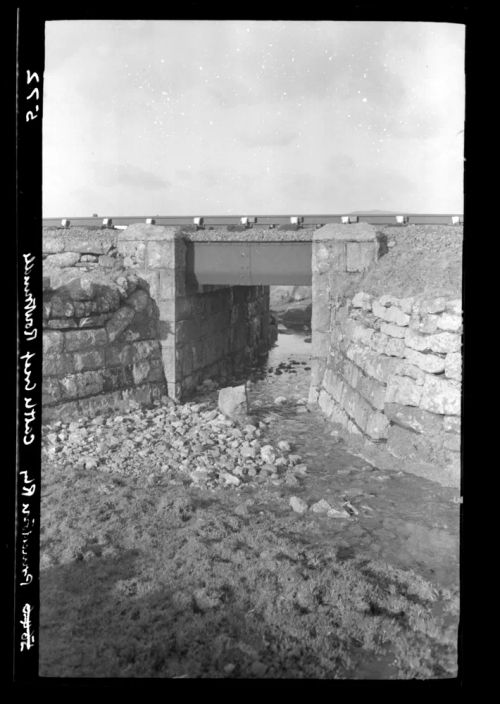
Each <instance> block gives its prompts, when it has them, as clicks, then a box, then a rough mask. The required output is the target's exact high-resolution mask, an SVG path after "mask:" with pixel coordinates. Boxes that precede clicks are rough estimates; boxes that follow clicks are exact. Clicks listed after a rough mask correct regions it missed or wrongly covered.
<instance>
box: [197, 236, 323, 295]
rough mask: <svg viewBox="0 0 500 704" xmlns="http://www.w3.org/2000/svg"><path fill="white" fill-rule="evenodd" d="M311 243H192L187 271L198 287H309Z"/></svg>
mask: <svg viewBox="0 0 500 704" xmlns="http://www.w3.org/2000/svg"><path fill="white" fill-rule="evenodd" d="M311 255H312V243H311V242H310V241H309V242H304V241H295V242H286V241H283V242H227V241H226V242H192V243H191V245H190V252H189V254H188V269H189V271H190V273H191V272H192V273H193V274H194V276H195V278H196V281H197V282H198V284H202V285H208V284H212V285H215V284H218V285H222V284H229V285H231V286H264V285H276V284H281V285H296V286H310V285H311V281H312V272H311Z"/></svg>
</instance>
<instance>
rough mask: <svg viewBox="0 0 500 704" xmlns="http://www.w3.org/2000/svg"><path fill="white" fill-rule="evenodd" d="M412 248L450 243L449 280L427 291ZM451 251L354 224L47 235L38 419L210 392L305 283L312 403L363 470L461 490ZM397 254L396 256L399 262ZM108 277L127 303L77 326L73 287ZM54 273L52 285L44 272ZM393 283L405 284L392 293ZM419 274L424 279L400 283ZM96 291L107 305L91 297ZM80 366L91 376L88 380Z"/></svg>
mask: <svg viewBox="0 0 500 704" xmlns="http://www.w3.org/2000/svg"><path fill="white" fill-rule="evenodd" d="M412 228H414V229H412ZM415 228H416V229H415ZM391 232H394V237H392V235H391ZM407 235H409V236H410V237H411V236H412V235H414V236H415V237H414V239H415V241H416V242H420V241H422V242H423V241H424V240H425V242H430V243H431V244H432V241H433V238H434V240H436V241H439V238H441V239H442V237H444V238H445V239H446V242H447V243H451V244H452V248H453V247H454V249H453V251H454V252H455V253H456V255H457V256H456V257H455V259H454V260H453V262H451V263H450V264H449V266H448V265H445V267H444V269H443V266H442V263H441V264H440V265H441V268H440V269H439V272H438V274H439V276H440V277H441V278H442V280H443V281H447V280H448V279H449V281H448V283H449V285H448V286H447V287H446V286H445V287H444V288H443V286H442V285H441V283H439V276H438V278H436V276H435V277H434V279H432V281H431V280H430V279H429V277H431V273H429V272H432V271H433V266H434V259H436V256H434V258H433V256H432V254H431V257H430V258H427V259H426V257H425V256H423V255H422V254H421V253H420V254H419V250H418V247H417V249H415V250H411V248H410V249H408V246H407V243H408V237H407ZM461 236H462V228H461V226H460V224H458V225H449V226H438V227H436V226H426V225H424V226H412V225H409V226H404V225H403V226H402V227H392V228H387V227H386V228H377V227H376V226H373V225H370V224H368V223H364V222H357V223H349V224H347V223H346V224H343V223H330V224H327V225H324V226H319V227H318V226H316V227H303V228H295V229H294V228H282V229H270V228H269V227H253V228H251V229H249V228H237V227H236V228H211V229H200V228H196V227H189V226H181V227H169V226H162V225H156V224H144V223H137V224H132V225H129V226H128V227H127V228H126V229H123V230H115V229H112V228H107V229H102V228H100V229H97V230H90V229H84V228H69V229H64V228H46V229H45V231H44V247H43V248H44V257H45V259H44V274H46V273H47V274H48V275H49V276H48V277H47V278H48V279H49V281H48V283H46V286H45V288H46V293H45V297H46V306H45V307H46V310H47V313H46V316H45V317H46V330H45V333H44V338H46V340H47V342H46V345H45V353H46V355H47V359H48V360H49V362H47V364H46V363H45V360H44V378H47V381H48V382H50V383H48V384H47V389H48V392H47V394H46V395H45V398H44V406H45V410H46V412H47V417H50V416H51V413H50V410H51V409H55V408H56V407H59V406H60V404H61V403H62V402H63V401H64V402H66V405H67V403H68V402H72V403H76V406H75V407H74V410H78V411H79V412H80V413H81V412H83V411H84V410H85V409H86V408H87V409H93V408H97V407H98V405H99V404H97V406H96V405H95V404H94V403H93V402H92V403H90V405H89V404H87V405H86V401H87V400H88V399H93V398H100V399H101V400H102V404H101V405H106V403H107V402H108V401H107V400H106V399H108V400H109V402H110V403H113V402H114V401H115V400H116V399H117V398H118V397H119V398H120V399H121V398H124V397H125V395H126V394H128V393H130V394H131V397H137V396H134V393H135V391H130V390H129V387H130V389H138V388H139V387H140V389H146V390H145V391H144V394H145V395H143V396H141V397H140V398H141V400H144V401H145V402H147V401H150V400H151V399H152V398H153V397H158V395H159V394H160V393H161V392H162V390H163V393H164V392H165V391H166V393H167V394H168V395H169V396H171V397H172V398H174V399H176V400H179V399H182V398H184V397H186V396H188V395H189V393H190V392H191V391H192V390H193V389H194V388H195V387H196V386H198V385H199V383H200V382H202V381H203V379H204V378H206V377H218V376H224V375H226V374H225V373H226V372H228V371H230V372H233V371H237V370H238V369H243V368H244V366H245V365H246V364H248V363H249V362H252V361H255V360H256V359H257V358H258V356H259V355H262V354H265V353H266V351H267V349H268V347H269V286H270V285H274V284H289V285H293V284H297V285H309V284H312V358H313V359H312V364H311V366H312V372H311V387H310V397H309V400H310V402H311V403H313V404H318V405H319V406H320V408H321V409H322V411H323V412H324V413H325V415H327V417H328V418H329V419H330V420H331V422H332V423H334V424H336V426H338V427H339V428H340V429H342V432H345V433H347V434H348V435H349V437H350V438H351V439H353V440H354V441H356V442H358V444H360V446H361V449H362V451H363V452H364V454H365V455H366V456H368V455H370V456H373V457H375V458H376V461H377V462H379V463H381V464H383V462H382V459H381V457H382V456H383V458H385V459H386V460H388V461H389V464H390V462H392V461H393V460H395V465H396V466H398V462H400V460H404V461H405V464H406V465H407V466H408V467H410V465H411V467H412V468H413V469H411V468H410V471H415V472H416V473H419V474H422V475H424V476H432V477H433V478H439V477H441V479H443V477H444V481H445V482H448V483H450V482H451V483H456V481H457V477H458V476H459V457H460V454H459V453H460V411H461V402H460V401H461V385H460V384H461V371H460V370H461V330H462V328H461V325H462V321H461V280H460V273H461V258H460V256H461ZM419 238H420V239H419ZM422 238H423V239H422ZM399 240H401V242H402V243H403V244H404V243H406V244H404V246H402V247H401V250H398V242H399ZM391 245H392V246H391ZM394 245H395V246H394ZM426 246H427V245H426ZM405 247H406V249H405ZM446 247H448V244H447V245H446ZM448 248H449V247H448ZM410 250H411V251H410ZM431 250H432V246H431ZM398 251H400V252H401V254H400V259H399V260H398V258H397V257H398ZM425 251H426V250H425V249H423V250H422V252H425ZM422 257H423V258H422ZM437 258H439V257H437ZM459 260H460V261H459ZM379 261H380V265H379V264H378V262H379ZM385 262H387V263H385ZM118 263H119V266H121V267H122V268H123V267H124V268H125V271H126V272H127V276H128V277H129V279H130V275H131V274H133V275H134V276H135V277H136V278H135V281H136V283H134V284H133V285H132V289H134V286H135V287H137V286H138V287H139V290H132V289H130V290H129V289H127V286H129V283H127V286H125V289H126V293H125V294H124V293H120V296H121V298H119V300H120V302H117V303H116V305H115V304H114V305H115V308H114V309H112V307H111V308H110V307H109V306H108V308H107V309H106V310H104V311H102V312H101V313H100V317H99V314H97V315H94V314H95V313H96V311H97V313H99V310H100V309H99V306H98V307H97V309H96V308H95V306H94V307H93V304H92V302H91V301H89V302H88V303H89V305H88V306H87V308H85V306H83V308H82V307H81V306H80V307H79V308H78V310H81V311H83V310H84V309H85V311H87V313H88V312H90V313H91V314H90V316H89V315H83V313H81V314H79V315H80V318H78V315H77V314H76V313H75V310H76V307H77V306H76V304H75V302H74V301H73V299H74V298H76V299H77V300H78V299H82V298H83V299H85V295H84V294H81V292H80V289H81V288H82V286H80V289H78V292H77V293H76V294H75V292H74V286H73V283H72V282H73V281H74V280H75V279H76V278H78V277H79V278H80V280H82V281H83V279H84V278H85V277H88V276H90V275H94V274H93V271H95V270H99V271H101V272H108V273H109V272H112V271H115V273H116V271H117V266H118ZM446 266H448V269H450V271H451V272H452V273H451V274H450V276H448V279H446V275H445V273H443V272H446V271H447V269H446ZM377 267H379V269H380V272H379V274H376V277H375V279H376V280H375V279H374V280H372V281H371V280H370V276H372V279H373V275H372V274H371V273H370V272H372V271H378V269H377ZM384 267H385V269H384ZM391 267H392V268H391ZM457 267H458V268H457ZM118 268H119V267H118ZM64 269H65V272H64V277H63V278H64V282H65V283H64V285H62V284H61V280H60V277H59V278H58V277H57V276H56V277H54V271H56V270H59V273H60V272H61V271H63V270H64ZM398 270H399V271H403V270H404V271H405V272H406V271H408V272H410V273H409V274H406V273H405V274H404V276H403V277H399V278H401V281H400V280H399V278H398V276H397V271H398ZM417 270H418V272H419V276H420V278H419V279H418V277H417V278H415V276H413V274H412V273H411V272H415V271H417ZM457 272H458V273H457ZM96 275H97V274H96ZM51 276H52V279H51ZM412 276H413V279H412ZM72 277H73V278H72ZM377 277H378V278H377ZM426 277H427V279H429V280H426ZM91 278H92V277H91ZM94 278H95V277H94ZM122 278H123V277H122ZM431 278H432V277H431ZM115 279H116V276H115ZM405 279H407V280H406V281H405ZM410 280H411V281H410ZM116 281H118V279H116ZM370 281H371V283H370ZM374 281H375V283H374ZM436 281H438V284H439V285H438V284H436ZM410 284H411V285H410ZM92 285H94V289H92V290H93V291H96V292H99V291H100V292H101V293H99V295H104V296H105V297H106V295H107V294H103V286H102V285H101V286H100V288H99V286H97V284H96V282H95V281H94V283H93V284H92V283H91V285H90V286H91V288H92ZM72 286H73V289H72V288H71V287H72ZM96 286H97V287H96ZM68 287H69V288H68ZM141 287H142V288H141ZM77 288H78V287H77ZM83 288H85V286H83ZM61 291H63V293H61ZM146 294H147V296H146ZM92 295H93V294H92ZM96 295H97V293H96ZM141 296H142V297H141ZM90 297H91V295H89V296H87V298H90ZM148 297H149V298H148ZM146 299H148V300H146ZM117 301H118V299H117ZM148 301H149V302H148ZM106 305H108V304H107V303H106ZM64 306H66V308H64ZM68 306H69V307H68ZM57 311H59V312H57ZM61 311H63V313H62V314H61ZM141 316H142V318H141ZM148 316H149V318H151V320H150V319H149V318H148V320H145V317H148ZM88 320H91V322H90V323H88ZM61 321H63V322H61ZM68 321H71V322H69V323H68ZM82 321H84V322H83V323H82ZM92 321H93V322H92ZM95 326H101V328H102V331H103V332H102V334H101V335H100V336H97V335H96V334H95V335H94V334H91V331H92V330H95ZM68 328H69V329H68ZM75 328H76V329H75ZM79 328H84V329H83V330H79ZM155 330H156V332H155ZM58 336H59V337H58ZM54 345H55V347H54ZM82 345H83V347H82ZM141 345H142V346H141ZM144 350H149V351H147V352H144ZM51 354H57V355H58V357H57V360H56V358H55V357H51V356H50V355H51ZM72 354H73V355H74V356H73V357H72V356H71V355H72ZM85 355H87V357H85ZM92 355H93V356H92ZM61 356H62V357H64V359H65V362H67V365H68V366H67V367H64V369H63V368H62V367H61V365H60V358H61ZM86 359H89V360H94V361H91V362H90V366H89V365H88V363H87V362H86V361H85V360H86ZM51 364H52V366H51ZM54 364H55V367H54ZM57 365H59V366H57ZM63 366H64V365H63ZM108 367H109V368H108ZM54 370H55V371H54ZM99 370H101V371H103V376H104V379H105V381H104V382H102V380H101V379H100V378H98V374H99ZM85 374H87V376H86V377H85V379H83V376H84V375H85ZM92 374H93V375H94V376H89V375H92ZM82 375H83V376H82ZM68 379H69V381H68ZM109 379H111V381H109ZM116 379H121V381H119V382H116ZM89 380H90V382H89ZM52 382H53V383H52ZM87 382H89V383H90V386H89V385H88V383H87ZM94 382H95V383H94ZM51 383H52V386H50V384H51ZM61 385H62V386H61ZM120 385H121V386H120ZM122 386H125V387H126V392H125V391H124V392H122V390H121V387H122ZM49 387H50V388H49ZM146 387H147V388H146ZM61 388H63V389H65V390H66V391H64V390H63V391H62V392H61ZM68 388H70V389H73V390H75V389H76V390H75V391H74V393H73V391H71V392H68V391H67V390H68ZM141 393H142V391H141ZM51 394H52V395H51ZM61 394H62V395H61ZM113 394H114V395H113ZM117 394H118V396H117ZM120 394H121V395H120ZM381 453H382V454H381ZM386 464H387V462H386Z"/></svg>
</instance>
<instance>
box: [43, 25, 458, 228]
mask: <svg viewBox="0 0 500 704" xmlns="http://www.w3.org/2000/svg"><path fill="white" fill-rule="evenodd" d="M464 35H465V32H464V27H463V26H462V25H453V24H439V23H422V22H417V23H413V22H411V23H410V22H302V21H301V22H292V21H290V22H262V21H191V20H189V21H88V20H82V21H57V22H48V23H47V24H46V40H45V51H46V57H45V88H44V121H43V132H44V136H43V203H44V205H43V209H44V213H43V215H44V217H63V216H65V217H69V216H75V217H77V216H90V215H92V213H98V214H99V215H100V216H103V217H104V216H107V215H108V216H109V215H115V216H119V215H122V216H125V215H144V216H147V215H184V214H185V215H216V214H221V215H224V214H235V215H245V214H250V215H251V214H301V213H302V214H307V213H341V212H349V211H352V210H391V211H400V212H407V213H410V212H422V213H425V212H427V213H440V212H442V213H459V212H460V213H461V212H462V210H463V171H462V169H463V129H464V98H465V96H464Z"/></svg>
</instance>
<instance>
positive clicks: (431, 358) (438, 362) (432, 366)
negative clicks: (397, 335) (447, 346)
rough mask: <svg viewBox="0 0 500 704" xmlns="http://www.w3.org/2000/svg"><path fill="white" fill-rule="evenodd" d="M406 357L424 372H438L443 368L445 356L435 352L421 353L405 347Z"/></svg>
mask: <svg viewBox="0 0 500 704" xmlns="http://www.w3.org/2000/svg"><path fill="white" fill-rule="evenodd" d="M405 357H406V359H407V360H408V361H409V362H410V363H411V364H414V365H415V366H416V367H418V368H419V369H422V371H424V372H429V373H430V374H440V373H441V372H443V371H444V368H445V358H444V357H438V355H435V354H422V353H421V352H417V351H416V350H413V349H411V348H406V351H405Z"/></svg>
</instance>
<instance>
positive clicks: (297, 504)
mask: <svg viewBox="0 0 500 704" xmlns="http://www.w3.org/2000/svg"><path fill="white" fill-rule="evenodd" d="M289 504H290V506H291V507H292V509H293V510H294V511H295V513H305V512H306V511H307V504H306V502H305V501H303V500H302V499H300V498H299V497H298V496H291V497H290V501H289Z"/></svg>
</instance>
